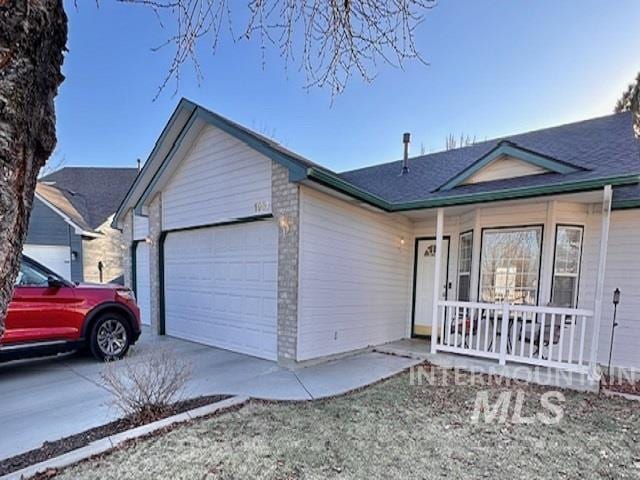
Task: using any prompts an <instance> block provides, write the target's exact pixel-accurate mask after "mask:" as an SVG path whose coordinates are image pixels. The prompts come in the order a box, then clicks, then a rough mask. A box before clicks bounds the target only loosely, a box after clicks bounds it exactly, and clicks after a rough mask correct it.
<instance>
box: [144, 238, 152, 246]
mask: <svg viewBox="0 0 640 480" xmlns="http://www.w3.org/2000/svg"><path fill="white" fill-rule="evenodd" d="M144 242H145V243H148V244H149V245H151V244H152V243H153V240H151V237H144Z"/></svg>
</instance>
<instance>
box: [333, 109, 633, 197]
mask: <svg viewBox="0 0 640 480" xmlns="http://www.w3.org/2000/svg"><path fill="white" fill-rule="evenodd" d="M504 141H509V142H510V144H512V145H515V146H517V147H519V148H522V149H526V150H529V151H532V152H535V153H537V154H539V155H543V156H545V157H549V158H553V159H556V160H557V161H559V162H564V163H566V164H569V165H572V166H575V167H577V168H578V169H579V170H576V171H573V172H570V173H555V172H554V173H545V174H540V175H532V176H525V177H517V178H510V179H505V180H496V181H491V182H484V183H476V184H469V185H457V186H455V187H453V188H450V189H446V190H445V189H441V187H442V186H443V185H447V184H448V182H450V181H451V180H452V179H455V178H456V177H457V176H458V175H460V174H461V173H462V172H464V171H465V170H467V169H469V168H470V167H472V166H473V165H474V164H475V163H476V162H478V161H479V160H480V159H482V158H483V157H485V156H486V155H487V154H488V153H490V152H491V151H492V150H494V149H495V148H497V147H498V146H499V145H500V144H501V142H504ZM401 171H402V160H398V161H395V162H390V163H385V164H382V165H374V166H371V167H366V168H361V169H357V170H352V171H348V172H343V173H341V174H339V178H340V179H342V180H344V181H346V182H348V183H350V184H352V185H353V186H355V187H357V188H359V189H361V190H363V191H366V192H368V193H370V194H372V195H375V196H376V197H379V198H381V199H383V200H385V201H386V202H389V203H392V204H398V203H407V202H417V201H425V200H434V201H437V200H438V199H445V198H447V197H452V196H456V197H457V196H461V195H473V194H479V193H487V192H495V191H501V190H511V189H517V188H522V187H537V186H540V187H542V186H544V187H551V186H554V185H558V186H560V185H562V184H566V183H568V182H584V181H589V180H596V179H601V178H606V177H621V176H626V175H631V176H633V175H640V140H638V139H637V138H636V137H635V135H634V132H633V117H632V114H631V113H630V112H624V113H618V114H614V115H609V116H606V117H600V118H594V119H591V120H585V121H582V122H577V123H571V124H567V125H562V126H559V127H552V128H546V129H543V130H537V131H533V132H529V133H523V134H519V135H511V136H508V137H502V138H497V139H494V140H488V141H484V142H480V143H477V144H474V145H472V146H469V147H464V148H458V149H454V150H447V151H442V152H437V153H432V154H428V155H422V156H419V157H414V158H411V159H410V160H409V173H408V174H406V175H400V173H401ZM635 183H637V180H636V182H635ZM616 190H617V189H616ZM634 191H637V189H626V190H625V195H626V196H633V195H634V193H633V192H634ZM638 193H639V195H638V198H640V192H638ZM615 196H616V194H615V193H614V199H615Z"/></svg>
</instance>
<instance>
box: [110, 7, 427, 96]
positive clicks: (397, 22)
mask: <svg viewBox="0 0 640 480" xmlns="http://www.w3.org/2000/svg"><path fill="white" fill-rule="evenodd" d="M118 1H119V2H122V3H129V4H135V5H140V6H144V7H147V8H150V9H152V10H153V11H154V12H155V13H156V16H157V18H158V19H159V21H160V22H161V23H162V20H161V19H162V18H167V17H168V18H169V19H172V20H173V23H174V26H173V32H172V33H171V34H170V35H169V36H168V38H167V40H166V42H164V43H163V44H162V45H160V46H159V47H156V49H159V48H166V47H172V48H173V50H174V54H173V58H172V61H171V64H170V66H169V69H168V72H167V75H166V77H165V78H164V81H163V82H162V83H161V85H160V88H159V91H158V94H160V93H161V92H162V91H163V90H164V89H165V88H166V86H167V85H168V83H169V82H170V81H171V80H174V81H175V82H176V90H177V88H178V86H179V83H180V72H181V68H182V66H183V65H184V64H185V63H187V62H191V63H192V64H193V66H194V68H195V71H196V75H197V77H198V79H199V80H200V79H202V71H201V68H200V64H199V63H198V57H197V47H198V45H199V43H200V42H201V41H202V40H203V39H204V38H205V37H206V38H209V41H210V42H211V49H212V53H215V52H216V49H217V47H218V42H219V39H220V36H221V34H222V33H223V29H225V28H228V29H229V33H230V36H231V38H232V39H233V40H234V41H237V40H240V39H245V40H250V39H253V38H257V39H258V41H259V44H260V48H261V51H262V61H263V65H264V63H265V56H266V55H265V54H266V51H267V48H270V47H272V48H277V49H278V50H279V52H280V55H281V57H282V58H283V59H284V60H285V65H286V66H288V65H289V63H296V64H297V66H298V68H299V69H300V70H302V71H304V73H305V76H306V81H307V85H306V87H307V88H311V87H320V88H325V87H326V88H329V89H330V91H331V94H332V96H334V95H337V94H339V93H341V92H342V91H343V90H344V89H345V88H346V86H347V83H348V80H349V79H350V78H351V76H352V75H353V74H354V73H355V74H357V75H359V76H360V77H361V78H362V79H363V80H365V81H366V82H371V81H372V80H373V79H374V78H375V75H376V71H377V69H378V65H379V64H380V63H383V64H388V65H392V66H395V67H399V68H402V67H403V65H404V63H405V62H406V61H407V60H417V61H420V62H422V63H426V62H424V60H423V59H422V57H421V56H420V54H419V52H418V48H417V45H416V40H415V32H416V28H417V27H418V26H419V25H420V23H421V22H422V21H423V19H424V15H425V13H426V12H427V11H428V10H429V9H431V8H433V7H434V6H435V5H436V2H435V0H247V2H248V3H247V4H243V5H247V6H248V20H247V23H246V25H245V26H244V27H243V29H242V31H243V33H242V34H241V35H240V36H239V37H238V38H236V37H235V35H234V33H233V21H232V12H233V11H235V10H237V9H238V8H239V6H238V4H239V3H240V2H232V1H230V0H118Z"/></svg>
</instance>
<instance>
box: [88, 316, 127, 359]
mask: <svg viewBox="0 0 640 480" xmlns="http://www.w3.org/2000/svg"><path fill="white" fill-rule="evenodd" d="M130 346H131V327H130V326H129V322H128V321H127V320H126V319H125V317H123V316H122V315H120V314H119V313H116V312H107V313H104V314H102V315H100V317H99V318H98V320H97V321H96V322H95V323H94V324H93V327H92V328H91V336H90V337H89V349H90V350H91V353H92V354H93V356H94V357H96V358H97V359H98V360H102V361H110V360H119V359H121V358H122V357H124V356H125V355H126V354H127V351H128V350H129V347H130Z"/></svg>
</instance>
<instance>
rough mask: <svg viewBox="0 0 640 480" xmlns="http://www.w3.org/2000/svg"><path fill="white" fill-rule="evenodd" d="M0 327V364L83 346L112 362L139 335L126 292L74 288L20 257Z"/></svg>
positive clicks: (137, 317)
mask: <svg viewBox="0 0 640 480" xmlns="http://www.w3.org/2000/svg"><path fill="white" fill-rule="evenodd" d="M5 327H6V331H5V333H4V335H3V336H2V338H0V360H12V359H15V358H25V357H33V356H42V355H51V354H54V353H60V352H64V351H69V350H76V349H84V348H86V349H88V350H90V351H91V353H93V355H94V356H95V357H96V358H98V359H100V360H113V359H118V358H121V357H123V356H124V355H125V354H126V353H127V350H128V349H129V347H130V346H131V345H133V344H134V343H135V342H136V340H137V339H138V337H139V336H140V310H139V309H138V306H137V305H136V301H135V297H134V295H133V292H132V291H131V290H130V289H128V288H125V287H122V286H119V285H101V284H95V285H93V284H80V285H74V284H73V283H70V282H68V281H67V280H64V279H63V278H62V277H60V276H59V275H57V274H55V273H54V272H52V271H51V270H49V269H48V268H46V267H45V266H43V265H41V264H39V263H38V262H36V261H35V260H33V259H31V258H28V257H26V256H22V261H21V263H20V273H18V278H17V279H16V284H15V290H14V293H13V299H12V300H11V303H9V310H8V313H7V317H6V319H5Z"/></svg>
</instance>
